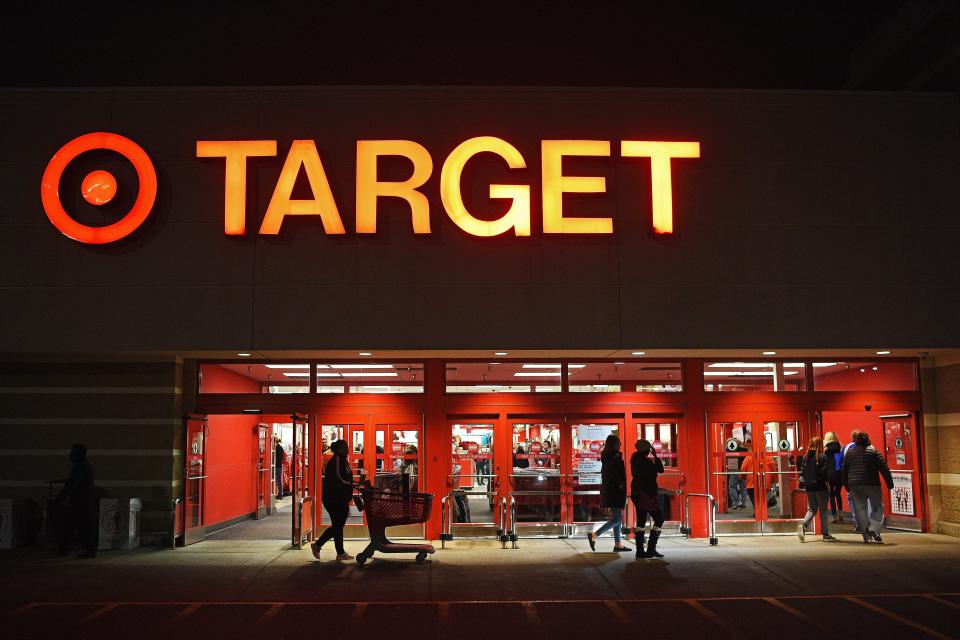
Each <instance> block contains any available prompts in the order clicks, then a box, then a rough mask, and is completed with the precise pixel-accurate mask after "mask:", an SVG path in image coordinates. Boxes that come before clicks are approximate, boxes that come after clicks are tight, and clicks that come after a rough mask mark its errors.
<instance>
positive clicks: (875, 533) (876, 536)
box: [870, 531, 883, 542]
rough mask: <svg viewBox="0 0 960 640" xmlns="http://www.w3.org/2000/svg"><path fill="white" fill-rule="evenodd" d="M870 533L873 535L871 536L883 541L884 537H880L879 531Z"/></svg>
mask: <svg viewBox="0 0 960 640" xmlns="http://www.w3.org/2000/svg"><path fill="white" fill-rule="evenodd" d="M870 535H871V536H872V537H873V539H874V540H876V541H877V542H883V538H881V537H880V534H879V533H877V532H876V531H871V532H870Z"/></svg>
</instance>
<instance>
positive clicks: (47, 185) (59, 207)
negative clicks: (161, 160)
mask: <svg viewBox="0 0 960 640" xmlns="http://www.w3.org/2000/svg"><path fill="white" fill-rule="evenodd" d="M98 149H106V150H109V151H115V152H117V153H119V154H120V155H122V156H123V157H124V158H126V159H127V160H129V161H130V163H131V164H132V165H133V167H134V169H136V171H137V178H138V179H139V181H140V190H139V192H138V193H137V198H136V200H135V201H134V203H133V206H132V207H131V208H130V211H129V212H127V214H126V215H125V216H123V218H121V219H120V220H118V221H116V222H114V223H113V224H109V225H107V226H104V227H90V226H87V225H85V224H81V223H79V222H77V221H76V220H74V219H73V218H72V217H71V216H70V214H68V213H67V212H66V210H65V209H64V208H63V202H62V201H61V200H60V178H61V177H62V176H63V172H64V170H65V169H66V168H67V165H69V164H70V163H71V162H72V161H73V160H74V159H75V158H76V157H77V156H79V155H80V154H81V153H86V152H87V151H94V150H98ZM80 189H81V194H82V195H83V199H84V200H86V201H87V202H88V203H90V204H92V205H94V206H101V205H104V204H107V203H108V202H110V201H111V200H112V199H113V197H114V196H115V195H116V193H117V180H116V178H115V177H114V176H113V174H111V173H110V172H109V171H104V170H102V169H97V170H95V171H91V172H90V173H89V174H87V176H86V177H85V178H84V179H83V182H82V184H81V187H80ZM40 199H41V201H42V202H43V209H44V211H46V213H47V217H48V218H49V219H50V222H52V223H53V226H55V227H56V228H57V229H59V230H60V232H61V233H63V235H65V236H67V237H68V238H72V239H73V240H76V241H77V242H83V243H85V244H108V243H110V242H116V241H117V240H120V239H121V238H126V237H127V236H128V235H130V234H131V233H133V232H134V231H135V230H136V229H137V228H139V227H140V225H142V224H143V223H144V221H145V220H146V219H147V216H149V215H150V211H151V209H153V203H154V201H155V200H156V199H157V172H156V170H155V169H154V168H153V163H152V162H151V161H150V158H149V157H148V156H147V152H146V151H144V150H143V149H142V148H141V147H140V145H138V144H137V143H136V142H134V141H133V140H130V139H129V138H124V137H123V136H121V135H118V134H116V133H105V132H98V133H88V134H86V135H82V136H80V137H78V138H74V139H73V140H71V141H70V142H68V143H67V144H65V145H63V146H62V147H61V148H60V149H59V150H58V151H57V152H56V153H55V154H53V157H52V158H50V162H49V163H48V164H47V168H46V170H45V171H44V172H43V179H42V180H41V182H40Z"/></svg>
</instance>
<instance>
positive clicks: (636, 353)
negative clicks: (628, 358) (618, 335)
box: [630, 351, 647, 356]
mask: <svg viewBox="0 0 960 640" xmlns="http://www.w3.org/2000/svg"><path fill="white" fill-rule="evenodd" d="M630 355H632V356H645V355H647V352H646V351H634V352H633V353H631V354H630Z"/></svg>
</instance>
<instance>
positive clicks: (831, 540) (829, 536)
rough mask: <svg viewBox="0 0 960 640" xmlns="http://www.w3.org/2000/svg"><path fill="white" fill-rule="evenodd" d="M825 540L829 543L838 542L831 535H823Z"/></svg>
mask: <svg viewBox="0 0 960 640" xmlns="http://www.w3.org/2000/svg"><path fill="white" fill-rule="evenodd" d="M823 539H824V540H826V541H827V542H833V541H834V540H836V538H834V537H833V536H832V535H830V534H829V533H825V534H823Z"/></svg>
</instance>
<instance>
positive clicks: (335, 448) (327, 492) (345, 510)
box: [310, 440, 353, 560]
mask: <svg viewBox="0 0 960 640" xmlns="http://www.w3.org/2000/svg"><path fill="white" fill-rule="evenodd" d="M330 450H331V451H332V452H333V457H332V458H330V460H329V461H328V462H327V466H326V467H325V468H324V470H323V489H322V491H321V498H320V500H321V502H322V503H323V508H324V509H326V510H327V513H328V514H329V515H330V526H329V527H327V530H326V531H324V532H323V533H322V534H321V535H320V537H319V538H317V541H316V542H313V543H311V544H310V551H312V552H313V557H314V558H316V559H317V560H319V559H320V549H322V548H323V545H324V544H326V543H327V541H329V540H330V538H333V544H334V546H335V547H336V550H337V560H353V556H351V555H350V554H349V553H347V552H346V551H345V550H344V548H343V527H344V525H346V524H347V517H348V516H349V515H350V500H351V499H352V498H353V470H351V469H350V460H349V459H348V457H347V454H348V453H349V447H348V446H347V442H346V440H337V441H336V442H334V443H333V444H332V445H330Z"/></svg>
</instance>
